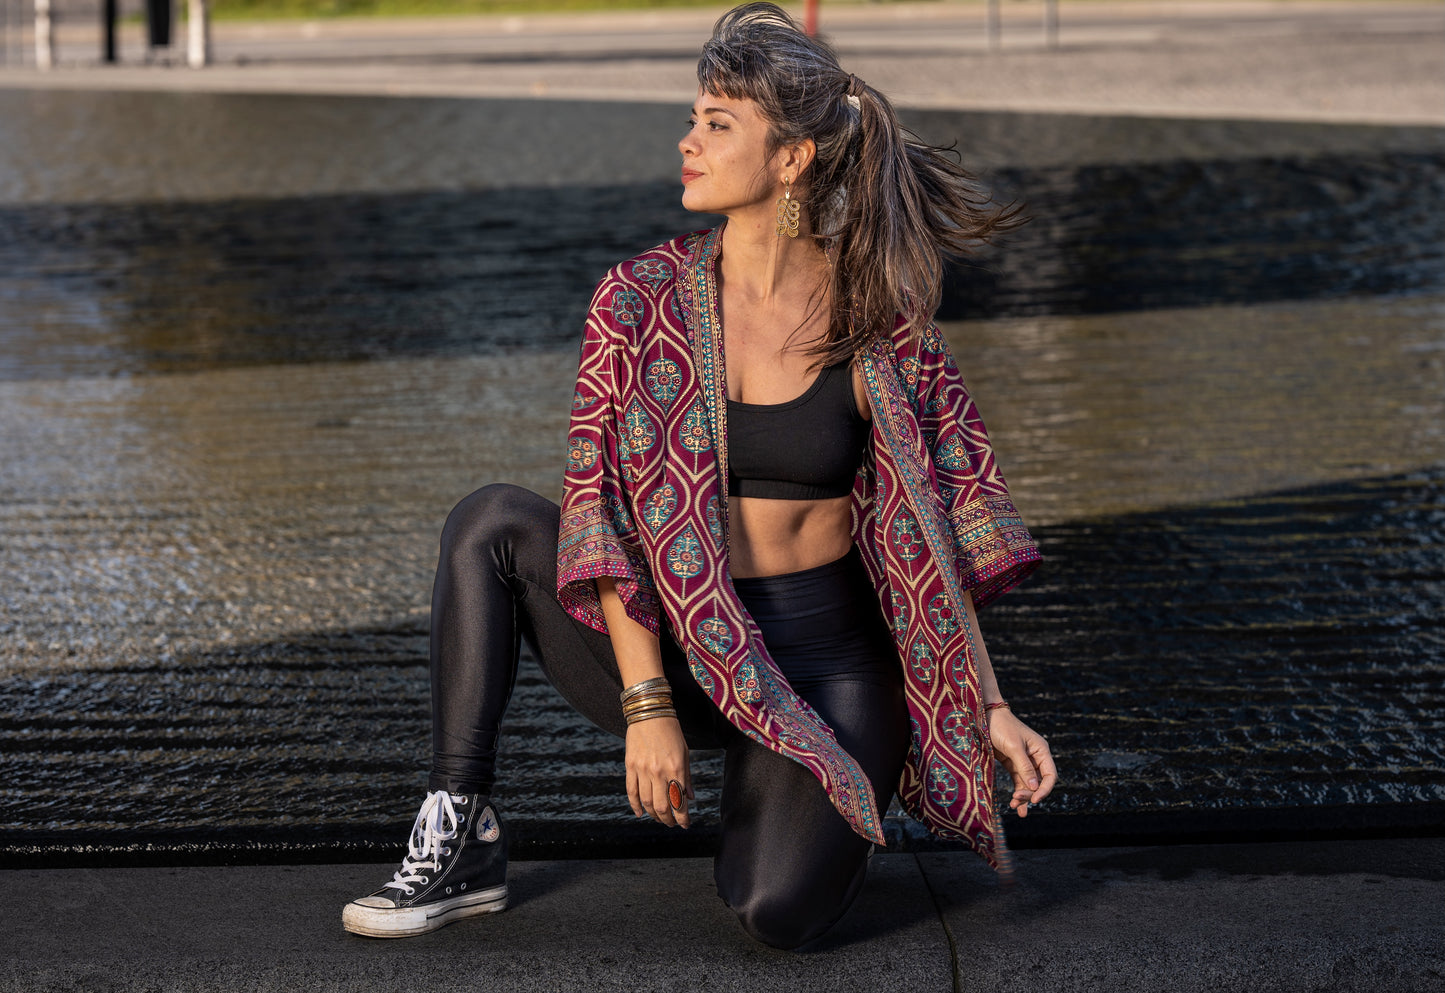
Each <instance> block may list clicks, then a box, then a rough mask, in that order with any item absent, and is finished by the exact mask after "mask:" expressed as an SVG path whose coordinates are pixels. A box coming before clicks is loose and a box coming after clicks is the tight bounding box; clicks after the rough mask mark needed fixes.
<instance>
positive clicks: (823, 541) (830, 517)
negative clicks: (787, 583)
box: [728, 496, 853, 579]
mask: <svg viewBox="0 0 1445 993" xmlns="http://www.w3.org/2000/svg"><path fill="white" fill-rule="evenodd" d="M848 505H849V498H848V497H846V496H842V497H834V498H832V499H828V500H769V499H764V498H761V497H729V498H728V537H729V548H728V558H729V562H730V571H731V573H732V574H733V576H734V577H736V578H739V579H749V578H752V577H754V576H781V575H783V574H784V573H789V572H801V571H802V570H804V569H812V568H815V567H817V566H820V565H826V564H827V563H829V562H834V561H836V560H838V559H841V558H842V557H843V556H844V555H847V554H848V548H849V546H850V545H852V544H853V537H852V533H851V524H852V513H851V511H850V510H849V506H848Z"/></svg>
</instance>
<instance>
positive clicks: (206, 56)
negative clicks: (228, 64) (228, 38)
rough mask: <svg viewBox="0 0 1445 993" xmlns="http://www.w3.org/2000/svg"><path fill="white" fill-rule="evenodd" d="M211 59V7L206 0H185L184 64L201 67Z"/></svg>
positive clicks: (193, 67) (194, 67)
mask: <svg viewBox="0 0 1445 993" xmlns="http://www.w3.org/2000/svg"><path fill="white" fill-rule="evenodd" d="M210 61H211V9H210V6H209V5H208V4H207V3H206V0H186V64H187V65H189V66H190V67H191V68H192V69H201V68H204V67H205V66H207V65H209V64H210Z"/></svg>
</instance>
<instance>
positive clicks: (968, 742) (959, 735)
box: [943, 710, 974, 759]
mask: <svg viewBox="0 0 1445 993" xmlns="http://www.w3.org/2000/svg"><path fill="white" fill-rule="evenodd" d="M973 739H974V730H973V722H972V721H971V720H969V718H968V715H967V714H965V713H964V712H963V711H961V710H955V711H954V712H953V713H951V714H949V715H948V716H947V717H945V718H944V719H943V740H944V741H946V742H948V747H949V748H952V749H953V750H954V751H955V752H957V753H958V754H959V756H960V757H961V758H964V759H969V758H971V757H972V756H973Z"/></svg>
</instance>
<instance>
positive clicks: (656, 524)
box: [642, 483, 677, 538]
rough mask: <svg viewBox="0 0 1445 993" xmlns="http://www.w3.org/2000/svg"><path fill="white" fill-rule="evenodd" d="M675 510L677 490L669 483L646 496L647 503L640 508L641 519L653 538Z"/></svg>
mask: <svg viewBox="0 0 1445 993" xmlns="http://www.w3.org/2000/svg"><path fill="white" fill-rule="evenodd" d="M676 509H677V490H676V489H674V488H673V487H672V484H670V483H664V484H663V485H661V486H659V487H658V488H657V489H655V490H653V491H652V492H651V493H649V494H648V495H647V503H646V504H645V505H644V506H643V508H642V519H643V521H644V522H646V524H647V529H648V530H649V531H651V532H652V536H653V537H654V538H655V537H657V532H659V531H661V530H662V526H663V525H664V524H666V523H667V522H668V520H669V519H671V517H672V512H673V511H674V510H676Z"/></svg>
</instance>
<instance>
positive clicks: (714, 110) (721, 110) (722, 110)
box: [693, 107, 738, 120]
mask: <svg viewBox="0 0 1445 993" xmlns="http://www.w3.org/2000/svg"><path fill="white" fill-rule="evenodd" d="M693 113H694V114H726V115H728V116H729V117H731V118H732V119H733V120H737V119H738V115H737V114H734V113H733V112H732V111H730V110H728V109H727V108H726V107H704V108H702V109H701V110H696V109H694V110H693Z"/></svg>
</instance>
